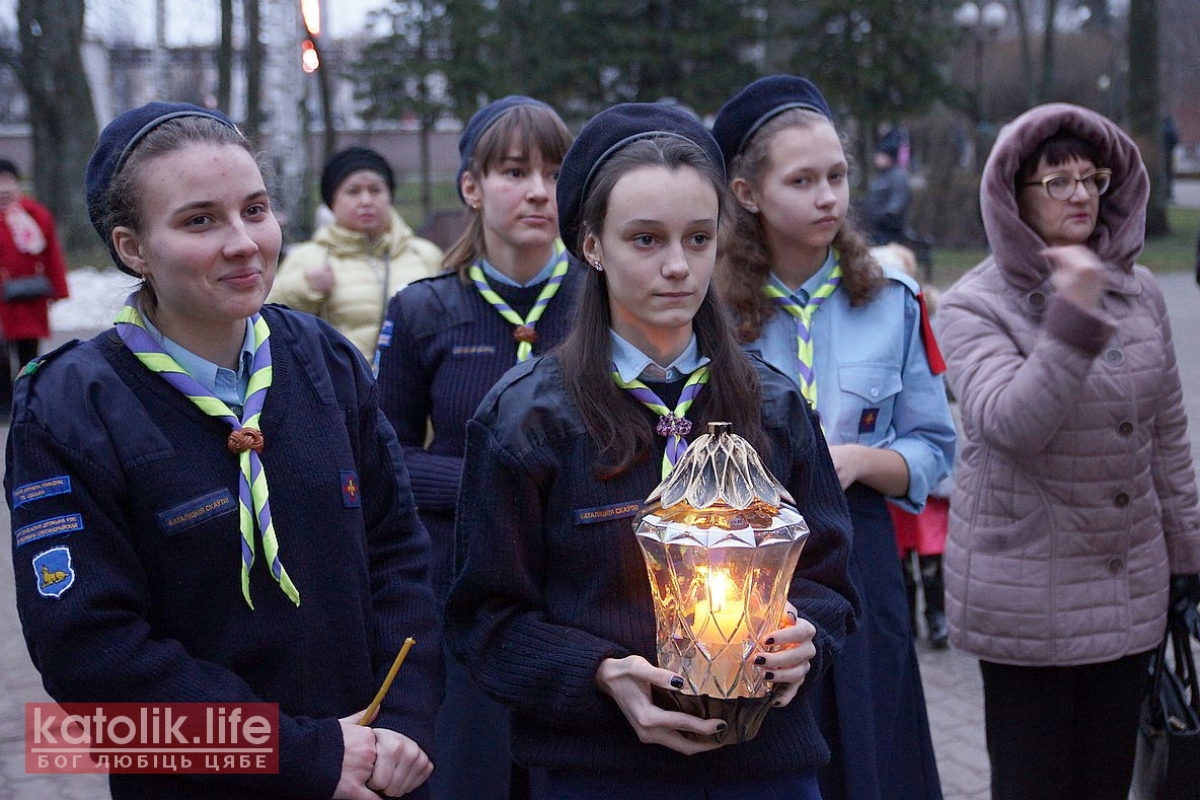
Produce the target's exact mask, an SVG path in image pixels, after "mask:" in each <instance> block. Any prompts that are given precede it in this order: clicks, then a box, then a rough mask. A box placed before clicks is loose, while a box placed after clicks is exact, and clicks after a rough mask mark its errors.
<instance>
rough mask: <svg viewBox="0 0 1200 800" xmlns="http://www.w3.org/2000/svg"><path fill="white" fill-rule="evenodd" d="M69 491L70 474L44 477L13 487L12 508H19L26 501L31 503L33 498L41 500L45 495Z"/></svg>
mask: <svg viewBox="0 0 1200 800" xmlns="http://www.w3.org/2000/svg"><path fill="white" fill-rule="evenodd" d="M70 493H71V476H70V475H57V476H55V477H53V478H46V479H45V480H40V481H35V482H33V483H26V484H24V485H22V486H18V487H17V488H15V489H13V493H12V499H13V508H20V507H21V506H23V505H25V504H26V503H32V502H33V501H34V500H41V499H43V498H46V497H54V496H55V495H58V494H70Z"/></svg>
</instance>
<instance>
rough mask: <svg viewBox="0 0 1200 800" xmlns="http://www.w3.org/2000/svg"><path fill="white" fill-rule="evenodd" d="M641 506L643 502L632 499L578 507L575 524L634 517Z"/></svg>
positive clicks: (589, 523)
mask: <svg viewBox="0 0 1200 800" xmlns="http://www.w3.org/2000/svg"><path fill="white" fill-rule="evenodd" d="M641 507H642V504H641V503H638V502H636V501H633V500H631V501H629V502H626V503H614V504H612V505H611V506H599V507H597V508H577V509H575V524H576V525H591V524H592V523H594V522H608V521H610V520H614V519H623V518H625V517H632V516H633V515H634V514H636V513H637V512H638V509H639V508H641Z"/></svg>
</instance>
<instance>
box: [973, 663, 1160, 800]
mask: <svg viewBox="0 0 1200 800" xmlns="http://www.w3.org/2000/svg"><path fill="white" fill-rule="evenodd" d="M1150 656H1151V653H1149V652H1146V653H1138V654H1136V655H1132V656H1126V657H1125V658H1120V659H1117V660H1116V661H1108V662H1105V663H1103V664H1087V665H1084V666H1078V667H1016V666H1011V665H1008V664H996V663H993V662H990V661H980V662H979V667H980V672H981V673H982V675H983V703H984V716H985V719H986V729H987V748H988V757H989V759H990V760H991V765H992V800H1034V798H1037V799H1039V800H1040V798H1050V797H1053V798H1056V800H1072V799H1073V800H1126V798H1127V797H1128V795H1129V783H1130V780H1131V776H1132V774H1133V757H1134V750H1135V748H1136V745H1137V730H1138V716H1139V713H1140V709H1141V704H1142V698H1143V697H1144V696H1145V692H1146V689H1147V688H1148V686H1149V680H1150V676H1149V665H1150Z"/></svg>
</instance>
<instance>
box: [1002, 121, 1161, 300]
mask: <svg viewBox="0 0 1200 800" xmlns="http://www.w3.org/2000/svg"><path fill="white" fill-rule="evenodd" d="M1060 130H1068V131H1071V132H1072V133H1075V134H1076V135H1078V136H1080V137H1082V138H1084V139H1086V140H1087V141H1089V142H1091V143H1092V144H1093V145H1094V146H1095V148H1096V150H1097V152H1098V153H1099V157H1100V162H1101V163H1099V164H1097V165H1096V166H1098V167H1108V168H1109V169H1111V170H1112V171H1113V177H1112V186H1111V187H1110V188H1109V190H1108V192H1106V193H1105V194H1104V196H1102V197H1101V198H1100V214H1099V217H1098V218H1097V220H1096V230H1095V231H1094V232H1093V233H1092V236H1091V238H1090V239H1089V240H1088V246H1089V247H1091V248H1092V250H1094V251H1095V252H1096V254H1097V255H1098V256H1099V257H1100V259H1101V260H1102V261H1104V262H1106V263H1108V264H1109V265H1110V266H1111V267H1112V268H1114V269H1115V270H1116V271H1117V272H1118V273H1123V274H1124V275H1125V276H1126V277H1127V278H1128V277H1129V276H1131V273H1132V270H1133V265H1134V262H1135V261H1136V259H1137V257H1138V255H1139V254H1140V253H1141V252H1142V245H1143V243H1144V241H1145V235H1146V202H1147V200H1148V198H1149V196H1150V178H1149V176H1148V175H1147V173H1146V165H1145V164H1144V163H1143V162H1142V155H1141V153H1140V152H1139V151H1138V148H1137V145H1136V144H1134V142H1133V139H1131V138H1130V137H1129V135H1128V134H1126V133H1125V132H1124V131H1123V130H1121V129H1120V128H1119V127H1118V126H1117V125H1116V124H1114V123H1113V122H1111V121H1110V120H1108V119H1107V118H1105V117H1103V116H1101V115H1100V114H1097V113H1096V112H1094V111H1090V110H1088V109H1086V108H1082V107H1080V106H1075V105H1070V104H1068V103H1051V104H1049V105H1042V106H1036V107H1034V108H1032V109H1030V110H1029V111H1026V112H1025V113H1024V114H1022V115H1021V116H1019V117H1017V118H1016V119H1015V120H1013V121H1012V122H1010V123H1009V124H1007V125H1005V126H1004V127H1003V128H1002V129H1001V131H1000V135H999V137H998V138H997V140H996V145H995V147H993V148H992V152H991V155H990V156H988V160H987V164H986V165H985V166H984V168H983V181H982V184H981V185H980V189H979V205H980V210H981V213H982V215H983V225H984V229H985V230H986V231H987V238H988V244H989V245H990V246H991V249H992V253H993V255H994V256H995V258H996V261H997V263H998V265H999V267H1000V271H1001V273H1002V274H1003V275H1004V277H1005V280H1007V281H1008V282H1009V283H1010V284H1012V285H1013V286H1015V287H1016V288H1017V289H1019V290H1021V291H1028V290H1030V289H1033V288H1034V287H1036V286H1038V285H1040V284H1041V283H1043V282H1044V281H1045V280H1046V279H1047V278H1048V277H1049V275H1050V266H1049V264H1048V263H1047V262H1046V259H1044V258H1043V257H1042V255H1041V251H1042V250H1043V249H1044V248H1045V247H1046V242H1045V241H1044V240H1043V239H1042V237H1041V236H1039V235H1038V234H1037V232H1036V231H1034V230H1033V228H1031V227H1029V225H1027V224H1026V223H1025V222H1024V221H1023V220H1022V219H1021V217H1020V213H1019V211H1018V209H1017V195H1016V174H1017V170H1018V168H1019V167H1020V165H1021V162H1022V161H1024V160H1025V159H1026V158H1028V157H1029V155H1030V154H1031V153H1033V151H1034V150H1035V149H1036V148H1037V146H1038V144H1040V143H1041V142H1042V141H1043V140H1044V139H1047V138H1049V137H1050V136H1053V135H1054V134H1055V133H1057V132H1058V131H1060ZM1113 277H1114V279H1117V280H1120V279H1119V278H1117V276H1116V275H1114V276H1113Z"/></svg>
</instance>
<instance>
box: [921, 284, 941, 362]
mask: <svg viewBox="0 0 1200 800" xmlns="http://www.w3.org/2000/svg"><path fill="white" fill-rule="evenodd" d="M917 303H918V304H920V306H921V341H922V342H924V344H925V357H926V358H928V359H929V371H930V372H932V373H933V374H934V375H941V374H942V373H943V372H945V371H946V360H945V359H944V358H942V351H941V350H939V349H938V343H937V339H935V338H934V336H933V327H932V326H930V324H929V311H928V309H926V308H925V293H924V292H917Z"/></svg>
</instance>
